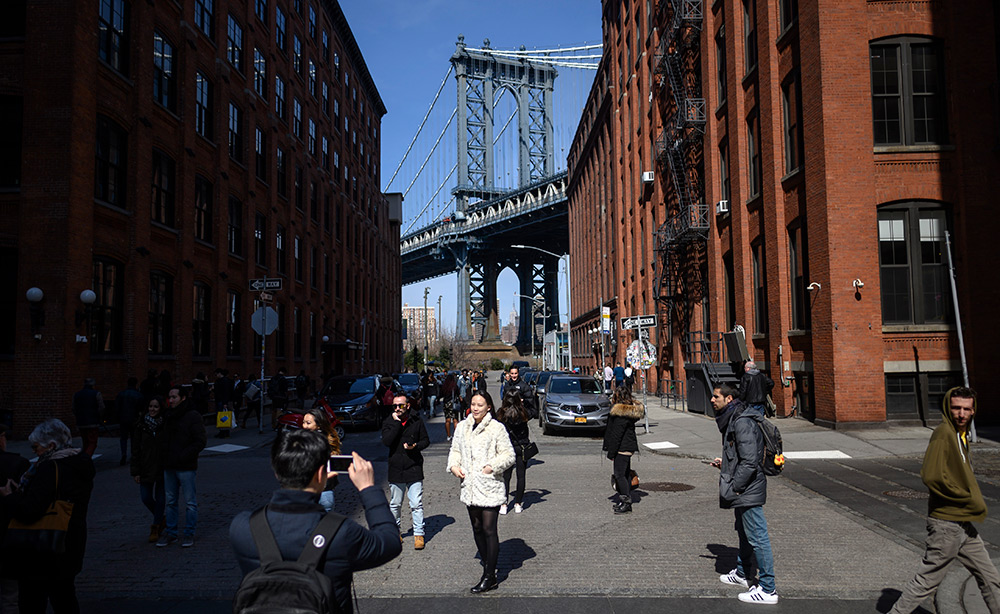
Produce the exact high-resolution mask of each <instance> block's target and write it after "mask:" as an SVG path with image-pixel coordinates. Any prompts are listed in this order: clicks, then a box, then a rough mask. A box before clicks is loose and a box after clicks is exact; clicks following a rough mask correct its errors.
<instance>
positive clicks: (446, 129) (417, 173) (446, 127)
mask: <svg viewBox="0 0 1000 614" xmlns="http://www.w3.org/2000/svg"><path fill="white" fill-rule="evenodd" d="M457 114H458V109H457V108H456V109H454V110H453V111H452V112H451V117H449V118H448V122H447V123H446V124H445V125H444V128H442V129H441V134H439V135H438V138H437V140H436V141H434V145H433V146H432V147H431V150H430V151H429V152H427V157H426V158H424V162H423V164H421V165H420V168H418V169H417V172H416V174H415V175H414V176H413V180H412V181H411V182H410V185H408V186H406V191H405V192H403V198H406V195H407V194H409V193H410V188H412V187H413V184H414V183H416V182H417V178H419V177H420V173H421V172H423V170H424V167H425V166H427V161H428V160H430V159H431V156H433V155H434V150H435V149H437V146H438V144H439V143H440V142H441V139H442V138H444V135H445V133H446V132H448V127H449V126H451V122H453V121H454V120H455V115H457Z"/></svg>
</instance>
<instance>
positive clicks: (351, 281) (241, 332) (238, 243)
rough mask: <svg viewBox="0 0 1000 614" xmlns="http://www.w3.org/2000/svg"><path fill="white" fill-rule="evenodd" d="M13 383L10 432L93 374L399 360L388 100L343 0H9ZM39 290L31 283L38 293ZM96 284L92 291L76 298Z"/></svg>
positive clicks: (114, 380)
mask: <svg viewBox="0 0 1000 614" xmlns="http://www.w3.org/2000/svg"><path fill="white" fill-rule="evenodd" d="M0 24H2V25H0V30H2V31H0V49H2V53H0V105H2V107H3V108H2V110H0V122H3V126H2V129H0V133H2V135H3V136H0V140H2V146H0V151H2V154H0V155H2V157H3V170H2V171H0V174H2V177H0V184H2V186H0V262H2V263H3V267H0V270H2V273H0V275H3V283H2V284H0V316H2V317H0V393H2V398H3V401H2V403H3V405H4V409H6V410H9V411H13V412H14V420H15V424H16V426H17V429H18V431H20V432H22V433H23V432H24V431H23V429H27V428H30V425H31V424H33V423H34V422H36V421H37V420H38V419H40V418H42V417H44V416H47V415H53V414H54V415H56V416H60V417H65V416H67V415H68V410H69V403H70V398H71V396H72V394H73V392H74V391H76V390H77V389H79V387H80V385H81V383H82V381H83V378H84V377H85V376H89V377H94V378H96V379H97V384H98V385H97V387H98V389H100V390H102V391H103V392H104V395H105V397H106V398H113V396H114V394H115V393H116V392H117V391H119V390H121V389H122V388H124V386H125V382H126V379H127V378H128V377H129V376H136V377H138V378H139V379H142V378H143V377H145V374H146V372H147V370H148V369H154V370H156V371H157V372H159V371H160V370H167V371H168V372H169V373H171V374H172V377H173V378H174V380H175V381H177V382H188V381H190V380H191V379H192V377H194V375H195V373H196V372H198V371H203V372H205V373H206V374H207V375H209V377H211V373H212V371H213V370H214V369H215V368H216V367H226V368H228V369H229V370H230V371H231V372H238V373H239V374H241V375H242V376H244V377H247V376H252V375H253V374H254V373H259V371H260V345H261V343H260V337H258V336H257V335H256V334H255V333H254V332H253V331H252V330H251V326H250V321H251V318H250V316H251V313H252V312H253V311H254V310H255V309H256V308H257V307H259V306H260V304H261V303H260V301H259V298H260V297H259V295H258V293H256V292H251V291H250V289H249V287H248V282H249V280H252V279H257V278H262V277H267V278H271V279H280V280H281V282H282V285H283V287H282V289H281V290H280V291H277V292H275V293H274V298H273V302H271V306H272V307H273V308H274V309H275V310H276V311H277V314H278V321H279V326H278V330H277V331H276V332H275V333H274V334H272V335H270V336H268V338H267V349H266V357H267V368H266V371H267V373H268V374H271V373H273V372H274V371H275V370H276V369H277V368H278V367H279V366H284V367H285V368H286V370H287V371H288V372H289V373H290V374H297V373H298V372H299V371H300V370H305V371H306V373H307V374H309V375H311V376H312V377H314V378H318V377H320V376H321V375H322V374H324V373H328V372H362V371H365V372H369V371H371V372H378V371H386V370H394V369H397V368H398V367H399V360H400V352H399V347H400V336H401V330H400V312H399V309H400V308H399V305H400V303H401V301H400V261H399V223H400V212H399V211H398V202H397V203H396V204H395V205H394V206H390V204H389V201H388V200H387V199H386V198H385V196H384V195H383V194H381V192H380V189H379V185H380V183H379V181H380V179H379V159H380V145H379V143H380V140H379V139H380V122H381V117H382V116H383V115H384V114H385V107H384V106H383V103H382V100H381V98H380V97H379V93H378V91H377V89H376V87H375V84H374V82H373V80H372V78H371V75H370V74H369V72H368V69H367V67H366V65H365V61H364V57H363V56H362V53H361V50H360V49H359V48H358V45H357V42H356V41H355V39H354V36H353V35H352V33H351V30H350V27H349V25H348V24H347V21H346V20H345V18H344V14H343V12H342V11H341V9H340V6H339V5H338V3H337V2H336V1H318V0H254V1H249V2H245V1H235V0H232V1H226V0H221V1H220V0H215V1H214V2H213V1H212V0H188V1H185V2H173V1H167V2H155V3H153V2H135V1H129V0H101V1H98V0H90V1H87V2H56V3H51V2H24V1H21V2H6V3H4V5H3V8H2V9H0ZM31 288H37V289H38V290H41V293H40V294H41V299H40V300H38V301H31V300H30V299H32V298H34V299H37V298H38V294H39V293H38V292H34V291H33V292H32V293H30V294H32V296H31V297H28V298H27V300H26V297H27V293H28V290H29V289H31ZM88 290H89V291H91V292H92V294H90V293H86V294H84V296H87V295H89V298H93V299H94V300H93V302H92V304H85V302H83V301H82V300H81V293H83V292H84V291H88Z"/></svg>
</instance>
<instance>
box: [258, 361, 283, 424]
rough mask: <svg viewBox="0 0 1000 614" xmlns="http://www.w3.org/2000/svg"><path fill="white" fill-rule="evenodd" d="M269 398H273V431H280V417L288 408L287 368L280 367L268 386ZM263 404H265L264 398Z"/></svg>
mask: <svg viewBox="0 0 1000 614" xmlns="http://www.w3.org/2000/svg"><path fill="white" fill-rule="evenodd" d="M267 396H269V397H271V430H273V431H276V430H278V417H279V416H281V413H282V412H283V411H285V407H287V406H288V379H287V378H286V377H285V368H284V367H280V368H279V369H278V372H277V373H276V374H275V375H274V377H272V378H271V381H269V382H268V385H267ZM261 402H262V403H263V402H264V399H263V397H262V398H261Z"/></svg>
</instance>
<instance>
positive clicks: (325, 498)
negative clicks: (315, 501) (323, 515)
mask: <svg viewBox="0 0 1000 614" xmlns="http://www.w3.org/2000/svg"><path fill="white" fill-rule="evenodd" d="M333 503H334V498H333V491H332V490H324V491H323V492H321V493H319V504H320V505H322V506H323V509H325V510H326V511H328V512H329V511H332V510H333ZM396 524H399V523H398V522H397V523H396Z"/></svg>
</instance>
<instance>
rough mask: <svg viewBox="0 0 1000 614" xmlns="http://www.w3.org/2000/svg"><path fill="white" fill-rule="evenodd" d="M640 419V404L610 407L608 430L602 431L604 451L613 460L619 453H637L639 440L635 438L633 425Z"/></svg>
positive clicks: (617, 404)
mask: <svg viewBox="0 0 1000 614" xmlns="http://www.w3.org/2000/svg"><path fill="white" fill-rule="evenodd" d="M639 418H642V404H640V403H635V404H633V405H622V404H620V403H616V404H614V405H613V406H612V407H611V415H610V416H609V417H608V428H606V429H605V430H604V449H605V450H606V451H607V453H608V458H611V459H613V458H614V457H615V456H616V455H617V454H618V453H619V452H638V451H639V440H638V439H636V437H635V423H636V422H638V421H639Z"/></svg>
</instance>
